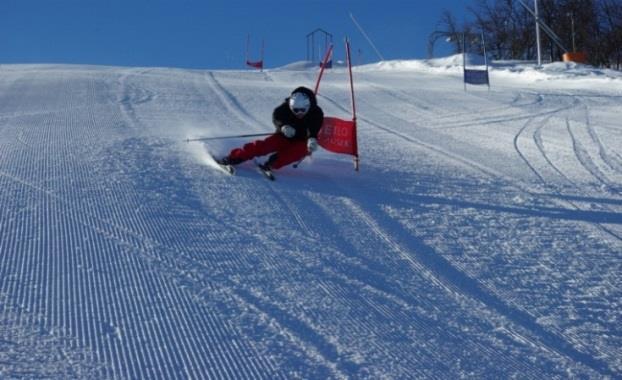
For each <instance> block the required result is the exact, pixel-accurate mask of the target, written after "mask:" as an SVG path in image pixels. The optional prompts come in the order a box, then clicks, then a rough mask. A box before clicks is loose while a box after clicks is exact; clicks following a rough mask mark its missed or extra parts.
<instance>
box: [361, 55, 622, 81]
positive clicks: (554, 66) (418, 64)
mask: <svg viewBox="0 0 622 380" xmlns="http://www.w3.org/2000/svg"><path fill="white" fill-rule="evenodd" d="M466 62H467V67H469V68H483V67H484V66H483V65H484V60H483V57H481V56H477V55H472V54H469V55H468V56H467V59H466ZM462 67H463V57H462V54H457V55H453V56H450V57H445V58H437V59H426V60H392V61H382V62H378V63H373V64H368V65H363V66H359V67H357V70H359V71H385V72H390V71H395V72H408V71H411V72H422V73H430V74H448V75H456V74H459V75H461V74H462ZM489 69H490V73H491V76H493V77H496V76H502V77H505V78H508V79H510V78H512V79H514V80H525V81H546V80H573V79H597V80H605V81H622V72H619V71H616V70H610V69H599V68H595V67H592V66H589V65H583V64H579V63H574V62H554V63H548V64H543V65H542V67H537V65H536V63H534V62H524V61H489Z"/></svg>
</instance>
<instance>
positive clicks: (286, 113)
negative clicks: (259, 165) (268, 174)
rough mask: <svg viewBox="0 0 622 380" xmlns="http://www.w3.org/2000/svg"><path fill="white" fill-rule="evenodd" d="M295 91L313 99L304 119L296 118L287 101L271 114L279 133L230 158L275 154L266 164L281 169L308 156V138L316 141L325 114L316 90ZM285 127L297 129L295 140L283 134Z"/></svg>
mask: <svg viewBox="0 0 622 380" xmlns="http://www.w3.org/2000/svg"><path fill="white" fill-rule="evenodd" d="M295 92H304V93H305V94H307V96H308V97H309V99H310V100H311V107H310V108H309V111H308V112H307V113H306V114H305V116H304V117H302V118H297V117H296V115H294V113H293V112H292V111H291V110H290V109H289V105H288V100H289V98H288V99H285V102H283V103H282V104H281V105H279V106H278V107H276V108H275V109H274V112H273V113H272V122H273V124H274V126H275V128H276V133H275V134H273V135H271V136H269V137H267V138H266V139H264V140H257V141H253V142H250V143H248V144H245V145H244V146H242V147H241V148H236V149H233V150H232V151H231V152H230V153H229V159H231V160H233V161H239V162H242V161H246V160H250V159H253V158H255V157H259V156H264V155H266V154H270V153H274V154H273V155H271V156H270V158H269V159H268V161H267V163H268V165H269V166H270V167H271V168H272V169H279V168H281V167H283V166H286V165H289V164H291V163H294V162H296V161H299V160H301V159H302V158H304V157H305V156H306V155H307V153H308V151H307V139H309V138H311V137H313V138H317V134H318V132H319V131H320V128H321V127H322V123H323V121H324V112H323V111H322V109H321V108H320V107H318V105H317V100H316V98H315V94H314V93H313V91H311V90H310V89H308V88H306V87H298V88H297V89H295V90H294V91H292V94H293V93H295ZM285 125H289V126H291V127H293V128H294V129H295V130H296V134H295V135H294V136H293V137H291V138H287V137H285V135H283V134H282V133H281V128H282V127H283V126H285Z"/></svg>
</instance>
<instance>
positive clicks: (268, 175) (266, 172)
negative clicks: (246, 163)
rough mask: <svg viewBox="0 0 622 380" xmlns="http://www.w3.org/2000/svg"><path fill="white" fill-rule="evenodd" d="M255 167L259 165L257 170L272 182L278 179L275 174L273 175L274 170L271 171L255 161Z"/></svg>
mask: <svg viewBox="0 0 622 380" xmlns="http://www.w3.org/2000/svg"><path fill="white" fill-rule="evenodd" d="M255 165H257V170H259V172H260V173H261V174H263V175H264V177H266V178H267V179H269V180H270V181H274V180H275V179H276V178H275V177H274V174H272V170H270V168H268V167H266V166H265V165H262V164H260V163H259V162H257V161H255Z"/></svg>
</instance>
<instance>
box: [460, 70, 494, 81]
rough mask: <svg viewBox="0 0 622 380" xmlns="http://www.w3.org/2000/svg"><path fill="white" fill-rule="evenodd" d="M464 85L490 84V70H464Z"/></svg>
mask: <svg viewBox="0 0 622 380" xmlns="http://www.w3.org/2000/svg"><path fill="white" fill-rule="evenodd" d="M464 83H468V84H490V83H489V82H488V70H470V69H464Z"/></svg>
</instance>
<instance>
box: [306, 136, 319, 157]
mask: <svg viewBox="0 0 622 380" xmlns="http://www.w3.org/2000/svg"><path fill="white" fill-rule="evenodd" d="M307 150H308V151H309V153H313V152H315V151H316V150H317V139H316V138H313V137H309V140H307Z"/></svg>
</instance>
